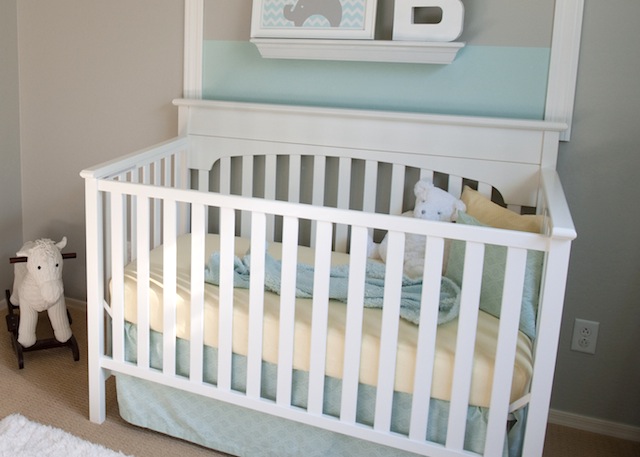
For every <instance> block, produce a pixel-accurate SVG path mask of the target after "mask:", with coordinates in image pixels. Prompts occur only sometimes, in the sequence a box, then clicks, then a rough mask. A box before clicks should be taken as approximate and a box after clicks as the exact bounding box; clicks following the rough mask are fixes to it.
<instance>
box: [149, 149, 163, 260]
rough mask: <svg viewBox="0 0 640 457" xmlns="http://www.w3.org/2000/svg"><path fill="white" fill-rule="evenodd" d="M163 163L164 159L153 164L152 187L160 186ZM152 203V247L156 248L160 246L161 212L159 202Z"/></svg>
mask: <svg viewBox="0 0 640 457" xmlns="http://www.w3.org/2000/svg"><path fill="white" fill-rule="evenodd" d="M163 162H165V159H162V161H156V162H155V163H154V168H153V179H152V181H151V183H152V184H153V185H154V186H160V185H162V163H163ZM151 201H152V202H153V205H152V208H153V247H154V248H155V247H157V246H159V245H160V243H161V235H162V230H161V228H160V227H161V211H160V205H161V203H160V200H159V199H157V198H154V199H152V200H151Z"/></svg>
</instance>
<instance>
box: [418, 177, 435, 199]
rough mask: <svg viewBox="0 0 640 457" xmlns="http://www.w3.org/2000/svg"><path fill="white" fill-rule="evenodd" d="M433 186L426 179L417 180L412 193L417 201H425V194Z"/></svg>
mask: <svg viewBox="0 0 640 457" xmlns="http://www.w3.org/2000/svg"><path fill="white" fill-rule="evenodd" d="M434 187H435V186H434V185H433V183H432V182H431V181H429V180H428V179H426V178H423V179H421V180H419V181H418V182H417V183H416V185H415V186H414V187H413V193H414V194H415V196H416V198H417V199H418V200H426V199H427V194H428V193H429V191H430V190H431V189H433V188H434Z"/></svg>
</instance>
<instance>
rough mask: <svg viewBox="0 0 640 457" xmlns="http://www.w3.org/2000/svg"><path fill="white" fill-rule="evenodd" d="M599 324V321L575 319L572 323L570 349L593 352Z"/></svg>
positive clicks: (594, 351)
mask: <svg viewBox="0 0 640 457" xmlns="http://www.w3.org/2000/svg"><path fill="white" fill-rule="evenodd" d="M599 326H600V323H599V322H594V321H587V320H584V319H576V320H575V322H574V324H573V337H572V338H571V350H572V351H578V352H586V353H587V354H595V353H596V343H597V341H598V327H599Z"/></svg>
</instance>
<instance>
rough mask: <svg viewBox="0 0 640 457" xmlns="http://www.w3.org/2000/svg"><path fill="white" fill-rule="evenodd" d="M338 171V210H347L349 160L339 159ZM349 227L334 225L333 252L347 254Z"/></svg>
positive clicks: (349, 179) (349, 174) (349, 173)
mask: <svg viewBox="0 0 640 457" xmlns="http://www.w3.org/2000/svg"><path fill="white" fill-rule="evenodd" d="M339 166H340V169H339V171H338V201H337V206H338V208H343V209H349V197H350V194H351V192H350V187H351V159H349V158H347V157H340V160H339ZM348 233H349V227H348V226H347V225H344V224H337V225H336V240H335V247H334V248H335V250H336V251H338V252H347V236H348Z"/></svg>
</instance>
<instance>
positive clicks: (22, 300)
mask: <svg viewBox="0 0 640 457" xmlns="http://www.w3.org/2000/svg"><path fill="white" fill-rule="evenodd" d="M66 245H67V238H66V237H63V238H62V240H61V241H60V242H58V243H55V242H53V241H51V240H49V239H39V240H36V241H29V242H27V243H25V244H24V246H22V248H21V249H20V250H19V251H18V252H17V257H12V258H11V259H10V261H11V263H14V264H15V267H14V281H13V293H12V294H10V293H9V291H8V290H7V291H6V298H7V306H8V309H9V314H8V315H7V327H8V329H9V332H11V336H12V343H13V347H14V349H15V351H16V356H17V357H18V365H19V367H20V368H23V367H24V361H23V355H22V353H23V352H28V351H35V350H39V349H49V348H54V347H61V346H66V347H69V348H71V350H72V351H73V358H74V360H76V361H77V360H79V359H80V355H79V351H78V343H77V342H76V339H75V337H74V336H73V333H72V332H71V326H70V324H71V316H70V315H69V313H68V311H67V306H66V303H65V299H64V285H63V282H62V264H63V258H75V256H76V255H75V253H74V254H64V255H63V254H62V253H61V250H62V249H63V248H64V247H65V246H66ZM18 308H19V309H20V313H19V315H17V314H14V310H16V309H18ZM42 311H47V314H48V315H49V320H50V322H51V327H52V328H53V332H54V336H55V338H48V339H44V340H38V339H37V337H36V326H37V323H38V313H40V312H42Z"/></svg>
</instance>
